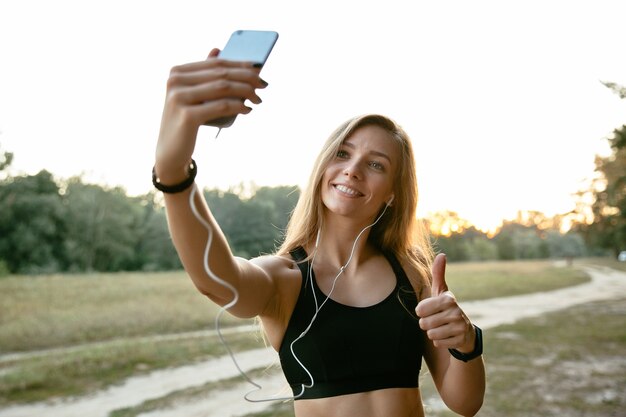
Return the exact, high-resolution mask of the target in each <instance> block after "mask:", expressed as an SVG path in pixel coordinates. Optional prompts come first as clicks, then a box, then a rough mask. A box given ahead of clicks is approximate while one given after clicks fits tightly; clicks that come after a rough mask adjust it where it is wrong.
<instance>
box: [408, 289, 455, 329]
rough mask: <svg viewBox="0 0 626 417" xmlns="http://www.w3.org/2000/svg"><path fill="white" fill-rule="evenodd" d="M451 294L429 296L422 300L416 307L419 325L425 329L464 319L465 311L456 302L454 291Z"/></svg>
mask: <svg viewBox="0 0 626 417" xmlns="http://www.w3.org/2000/svg"><path fill="white" fill-rule="evenodd" d="M448 294H450V296H447V294H446V296H443V297H437V298H429V299H428V300H424V301H422V302H421V303H420V304H418V306H417V308H416V313H418V317H420V319H419V325H420V327H421V328H422V329H423V330H428V329H434V328H436V327H439V326H444V325H446V324H448V323H454V322H457V321H460V320H463V317H464V315H463V311H462V310H461V309H460V308H459V307H458V305H457V304H456V299H455V298H454V297H453V296H452V293H448Z"/></svg>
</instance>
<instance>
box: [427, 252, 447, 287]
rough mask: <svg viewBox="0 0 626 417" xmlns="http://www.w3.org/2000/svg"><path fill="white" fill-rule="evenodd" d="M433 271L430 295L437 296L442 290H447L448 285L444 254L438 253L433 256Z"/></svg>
mask: <svg viewBox="0 0 626 417" xmlns="http://www.w3.org/2000/svg"><path fill="white" fill-rule="evenodd" d="M432 272H433V285H432V291H431V297H437V296H439V295H441V294H443V293H444V292H446V291H448V285H447V284H446V255H445V254H443V253H440V254H439V255H437V256H436V257H435V260H434V261H433V266H432Z"/></svg>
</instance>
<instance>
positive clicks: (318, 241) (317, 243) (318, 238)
mask: <svg viewBox="0 0 626 417" xmlns="http://www.w3.org/2000/svg"><path fill="white" fill-rule="evenodd" d="M321 235H322V229H321V228H319V229H317V238H315V247H316V248H317V245H319V244H320V237H321Z"/></svg>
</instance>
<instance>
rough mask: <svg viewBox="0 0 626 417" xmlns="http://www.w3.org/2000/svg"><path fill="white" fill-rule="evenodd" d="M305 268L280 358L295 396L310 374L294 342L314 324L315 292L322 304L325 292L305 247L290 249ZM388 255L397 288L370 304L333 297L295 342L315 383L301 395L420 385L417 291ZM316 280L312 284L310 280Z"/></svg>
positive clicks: (420, 334) (421, 344) (421, 338)
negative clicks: (354, 303) (352, 303)
mask: <svg viewBox="0 0 626 417" xmlns="http://www.w3.org/2000/svg"><path fill="white" fill-rule="evenodd" d="M290 253H291V255H292V256H293V258H294V259H295V260H296V262H298V266H299V268H300V270H301V272H302V286H301V288H300V295H299V296H298V300H297V302H296V305H295V307H294V310H293V313H292V314H291V318H290V320H289V324H288V326H287V330H286V332H285V336H284V338H283V341H282V343H281V346H280V349H279V357H280V362H281V365H282V368H283V372H284V374H285V377H286V379H287V381H288V382H289V384H290V386H291V389H292V390H293V393H294V396H298V395H299V394H300V393H301V391H302V387H303V384H304V385H310V384H311V378H310V377H309V376H308V374H307V373H306V371H305V370H304V369H303V368H302V366H301V365H300V364H299V363H298V361H297V360H296V359H295V358H294V356H293V354H292V352H291V349H292V342H293V341H294V340H295V339H297V338H298V337H299V336H300V335H301V334H302V332H304V330H305V329H306V328H307V327H308V326H309V323H310V322H311V319H312V318H313V315H314V313H315V301H314V299H313V292H312V291H315V295H316V296H317V303H318V305H321V303H323V302H324V300H325V299H326V295H325V294H324V293H323V292H322V291H321V290H320V289H319V287H318V286H317V282H316V280H315V274H314V273H313V274H312V275H313V277H312V279H308V280H307V276H308V272H309V267H310V263H309V261H307V262H302V261H303V260H304V259H306V257H307V254H306V252H305V250H304V249H303V248H297V249H295V250H294V251H292V252H290ZM385 257H386V258H387V260H388V261H389V263H390V264H391V267H392V268H393V271H394V273H395V275H396V287H395V289H394V291H393V292H392V293H391V294H390V295H389V296H388V297H387V298H385V299H384V300H383V301H381V302H380V303H378V304H375V305H372V306H368V307H352V306H347V305H344V304H340V303H338V302H335V301H333V300H332V298H331V299H328V301H327V302H326V304H324V306H323V307H322V308H321V310H320V311H319V313H318V315H317V318H316V319H315V321H314V323H313V325H312V326H311V329H310V330H309V331H308V332H307V333H306V335H304V337H302V338H301V339H299V340H297V341H296V342H295V343H293V351H294V352H295V355H296V356H297V358H298V360H299V361H300V362H302V364H303V365H304V366H305V367H306V368H307V369H308V371H309V372H310V373H311V375H312V377H313V381H314V383H313V387H311V388H305V389H304V393H303V394H302V395H301V396H299V397H297V398H296V399H311V398H323V397H332V396H336V395H345V394H353V393H357V392H366V391H373V390H379V389H384V388H416V387H418V386H419V372H420V368H421V365H422V355H423V349H424V337H425V335H424V332H423V331H422V330H421V329H420V327H419V324H418V319H417V317H416V315H415V306H416V305H417V296H416V295H415V291H414V290H413V287H412V286H411V284H410V282H409V280H408V278H407V276H406V273H405V272H404V270H403V269H402V267H401V265H400V263H399V262H398V260H397V259H396V258H395V257H394V256H392V255H389V254H385ZM311 281H312V283H313V285H311Z"/></svg>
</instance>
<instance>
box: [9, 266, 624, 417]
mask: <svg viewBox="0 0 626 417" xmlns="http://www.w3.org/2000/svg"><path fill="white" fill-rule="evenodd" d="M585 270H586V271H587V272H588V273H589V275H590V276H591V281H590V282H589V283H586V284H582V285H578V286H574V287H568V288H564V289H561V290H556V291H551V292H547V293H538V294H528V295H521V296H515V297H504V298H497V299H491V300H483V301H475V302H466V303H461V306H462V307H463V309H464V310H465V311H466V312H467V314H468V315H469V316H470V317H471V318H472V320H473V321H474V322H475V323H476V324H478V325H479V326H481V327H482V328H483V329H488V328H491V327H494V326H498V325H500V324H506V323H513V322H515V321H517V320H519V319H523V318H527V317H533V316H537V315H541V314H544V313H547V312H551V311H555V310H560V309H564V308H567V307H571V306H574V305H577V304H582V303H587V302H592V301H598V300H606V299H612V298H620V297H624V296H626V273H623V272H617V271H614V270H610V269H607V268H598V269H596V268H586V269H585ZM237 360H238V363H239V364H240V366H241V367H242V369H244V370H250V369H254V368H259V367H264V366H269V365H271V364H275V363H277V356H276V353H275V352H273V351H272V350H270V349H257V350H252V351H247V352H242V353H239V354H237ZM236 375H238V372H237V370H236V368H235V366H234V365H233V363H232V361H231V359H230V357H223V358H218V359H214V360H211V361H206V362H203V363H200V364H195V365H189V366H183V367H179V368H174V369H166V370H160V371H155V372H152V373H150V374H147V375H143V376H137V377H132V378H129V379H128V380H126V381H125V382H124V383H123V384H122V385H119V386H116V387H111V388H109V389H107V390H104V391H101V392H98V393H95V394H93V395H90V396H86V397H81V398H76V399H69V400H66V401H57V402H52V403H37V404H32V405H20V406H14V407H9V408H7V409H4V410H0V417H32V416H39V415H45V416H46V417H85V416H89V417H106V416H108V414H109V412H110V411H112V410H115V409H119V408H124V407H131V406H134V405H138V404H141V403H143V402H144V401H146V400H149V399H153V398H160V397H162V396H164V395H166V394H168V393H170V392H172V391H176V390H180V389H184V388H189V387H194V386H198V385H202V384H204V383H207V382H211V381H219V380H221V379H225V378H229V377H233V376H236ZM257 382H258V383H260V385H262V386H264V387H265V388H266V392H267V394H265V395H262V396H261V397H270V396H272V395H274V394H275V393H277V392H278V391H279V390H280V389H281V388H282V387H284V384H285V381H284V378H283V377H282V375H281V374H280V373H277V374H273V375H270V376H268V377H266V378H264V379H260V380H259V381H257ZM252 388H254V387H253V386H251V385H250V384H248V383H245V384H241V385H237V386H235V387H233V388H231V389H228V390H224V391H220V392H214V393H212V394H211V395H209V396H207V398H205V399H203V400H201V401H196V402H191V403H185V404H182V405H176V406H175V407H174V408H172V409H163V410H159V411H154V412H149V413H144V414H141V416H142V417H213V416H215V417H217V416H219V417H236V416H241V415H244V414H247V413H252V412H258V411H261V410H263V409H264V408H265V407H267V406H269V405H270V404H271V403H267V402H263V403H249V402H247V401H246V400H245V399H243V395H244V394H245V393H246V392H248V391H250V390H251V389H252ZM283 394H284V392H283ZM430 406H431V407H432V406H436V404H435V403H433V404H430Z"/></svg>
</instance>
